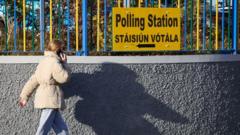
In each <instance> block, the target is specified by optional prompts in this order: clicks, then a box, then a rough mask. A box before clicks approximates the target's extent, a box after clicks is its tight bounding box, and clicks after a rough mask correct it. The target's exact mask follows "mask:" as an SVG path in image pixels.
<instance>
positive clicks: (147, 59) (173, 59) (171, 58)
mask: <svg viewBox="0 0 240 135" xmlns="http://www.w3.org/2000/svg"><path fill="white" fill-rule="evenodd" d="M43 58H44V56H0V64H4V63H6V64H14V63H38V62H39V61H40V60H41V59H43ZM233 61H240V55H165V56H69V57H68V63H85V64H91V63H93V64H94V63H96V64H97V63H123V64H127V63H129V64H131V63H143V64H144V63H202V62H233Z"/></svg>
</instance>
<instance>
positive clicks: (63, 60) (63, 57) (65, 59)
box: [60, 53, 67, 62]
mask: <svg viewBox="0 0 240 135" xmlns="http://www.w3.org/2000/svg"><path fill="white" fill-rule="evenodd" d="M60 58H61V61H62V62H67V55H66V54H64V53H61V54H60Z"/></svg>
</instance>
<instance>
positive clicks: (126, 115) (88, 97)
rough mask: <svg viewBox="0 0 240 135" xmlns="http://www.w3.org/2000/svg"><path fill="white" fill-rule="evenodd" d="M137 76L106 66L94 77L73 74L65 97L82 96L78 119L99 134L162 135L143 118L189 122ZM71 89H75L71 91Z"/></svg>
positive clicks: (122, 68)
mask: <svg viewBox="0 0 240 135" xmlns="http://www.w3.org/2000/svg"><path fill="white" fill-rule="evenodd" d="M136 78H137V75H136V74H135V73H134V72H133V71H131V70H130V69H128V68H127V67H124V66H122V65H119V64H103V66H102V70H101V71H99V72H95V73H94V74H84V73H75V74H72V78H71V82H70V83H68V84H67V85H65V86H63V89H64V91H66V92H65V96H66V97H65V98H70V97H71V96H75V95H77V96H80V97H81V98H83V100H79V101H78V102H77V103H76V106H75V113H74V115H75V118H76V119H77V120H78V121H79V122H81V123H84V124H87V125H89V126H90V127H92V128H93V130H94V131H95V132H96V133H97V134H98V135H147V134H148V135H159V134H161V133H159V131H158V129H157V128H156V127H154V125H152V124H151V123H150V122H148V121H147V120H146V119H144V118H143V115H144V114H150V115H152V116H154V117H156V118H158V119H161V120H164V121H169V122H175V123H181V124H184V123H187V122H188V119H186V118H185V117H183V116H181V115H180V114H179V113H177V112H176V111H174V110H172V109H171V108H169V107H167V106H166V105H165V104H163V103H161V102H160V101H158V100H157V99H155V98H154V97H152V96H151V95H149V94H147V93H146V92H145V91H146V90H145V89H144V87H143V86H142V85H141V84H139V83H137V82H136ZM68 88H71V89H68Z"/></svg>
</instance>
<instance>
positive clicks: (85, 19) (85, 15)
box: [82, 0, 88, 56]
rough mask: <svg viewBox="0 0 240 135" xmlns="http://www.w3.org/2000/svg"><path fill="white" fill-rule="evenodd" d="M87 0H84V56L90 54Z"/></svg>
mask: <svg viewBox="0 0 240 135" xmlns="http://www.w3.org/2000/svg"><path fill="white" fill-rule="evenodd" d="M87 19H88V18H87V0H82V30H83V32H82V45H83V56H87V55H88V47H87V45H88V42H87V36H88V35H87V34H88V32H87V31H88V30H87V29H88V28H87Z"/></svg>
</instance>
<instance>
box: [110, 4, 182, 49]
mask: <svg viewBox="0 0 240 135" xmlns="http://www.w3.org/2000/svg"><path fill="white" fill-rule="evenodd" d="M180 15H181V11H180V9H178V8H113V18H112V19H113V20H112V21H113V25H112V27H113V51H162V50H180V42H181V39H180V27H181V24H180V23H181V22H180Z"/></svg>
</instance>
